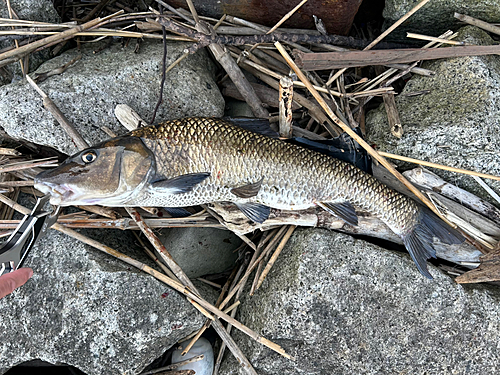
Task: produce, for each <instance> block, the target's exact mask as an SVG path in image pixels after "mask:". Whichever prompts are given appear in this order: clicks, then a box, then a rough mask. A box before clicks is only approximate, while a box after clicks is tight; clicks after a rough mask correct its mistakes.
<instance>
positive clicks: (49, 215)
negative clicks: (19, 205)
mask: <svg viewBox="0 0 500 375" xmlns="http://www.w3.org/2000/svg"><path fill="white" fill-rule="evenodd" d="M49 198H50V196H49V195H45V196H43V197H41V198H38V200H37V202H36V205H35V207H34V208H33V211H32V212H31V214H29V215H25V216H24V218H23V220H21V222H20V223H19V225H18V226H17V228H16V229H15V230H14V233H12V234H11V236H10V237H9V239H8V240H7V241H6V242H5V243H4V244H3V245H2V247H0V276H1V275H4V274H6V273H9V272H12V271H15V270H17V269H18V268H19V267H21V265H22V264H23V261H24V260H25V259H26V255H28V253H29V251H30V250H31V249H32V248H33V246H35V244H36V242H37V241H38V240H39V239H40V237H42V236H43V235H44V234H45V232H46V231H47V229H48V228H49V227H51V226H52V225H53V224H54V223H55V222H56V221H57V217H58V216H59V212H60V206H57V208H56V209H55V210H54V211H44V209H43V207H44V206H45V204H46V203H47V202H48V200H49Z"/></svg>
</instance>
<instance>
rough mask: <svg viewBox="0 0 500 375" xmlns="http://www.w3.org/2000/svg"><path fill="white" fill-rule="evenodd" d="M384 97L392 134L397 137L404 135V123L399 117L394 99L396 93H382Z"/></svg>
mask: <svg viewBox="0 0 500 375" xmlns="http://www.w3.org/2000/svg"><path fill="white" fill-rule="evenodd" d="M382 98H384V105H385V111H386V112H387V120H388V121H389V129H390V131H391V134H392V135H393V136H395V137H396V138H401V137H402V136H403V125H402V124H401V120H400V119H399V112H398V109H397V107H396V101H395V100H394V94H382Z"/></svg>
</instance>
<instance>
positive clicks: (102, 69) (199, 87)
mask: <svg viewBox="0 0 500 375" xmlns="http://www.w3.org/2000/svg"><path fill="white" fill-rule="evenodd" d="M102 47H103V45H102V44H101V45H95V44H92V45H86V46H84V47H83V48H82V49H81V50H80V51H78V50H76V49H74V50H70V51H67V52H65V53H63V54H62V55H61V56H58V57H56V58H54V59H52V60H49V61H47V62H46V63H44V64H43V65H41V66H40V68H39V69H38V70H37V71H36V72H47V71H50V70H53V69H55V68H57V67H60V66H62V65H64V64H66V63H67V62H69V61H71V60H72V59H74V58H75V57H77V56H78V55H80V54H81V55H82V58H81V60H80V61H78V62H77V63H75V64H74V65H73V66H71V67H70V68H68V69H67V70H66V71H65V72H64V73H63V74H60V75H56V76H52V77H50V78H48V79H47V80H46V81H44V82H42V83H41V84H40V85H39V86H40V88H41V89H42V90H43V91H45V93H46V94H47V95H48V96H49V97H50V98H51V99H52V100H53V101H54V102H55V104H56V105H57V106H58V107H59V109H60V110H61V111H62V113H64V115H65V116H66V117H67V118H68V119H69V121H70V122H71V123H72V124H73V125H74V126H75V127H76V129H77V130H78V131H79V133H80V134H81V135H82V136H83V138H84V139H85V140H86V141H87V142H88V143H89V144H95V143H97V142H100V141H103V140H105V139H107V138H109V136H108V135H107V134H106V133H105V132H104V131H103V130H102V129H101V126H102V125H105V126H107V127H109V128H111V130H113V131H114V132H115V133H118V134H123V133H125V132H126V129H125V128H124V127H122V126H121V125H120V124H119V122H118V120H117V119H116V118H115V116H114V109H115V106H116V105H117V104H127V105H129V106H130V107H132V108H133V109H135V110H136V111H137V113H138V114H139V115H140V116H141V117H142V118H143V119H144V120H146V121H150V120H151V117H152V114H153V111H154V108H155V106H156V103H157V102H158V98H159V94H160V83H161V76H162V74H161V71H162V56H163V46H162V44H161V42H158V41H156V42H144V43H142V44H141V48H140V50H139V53H135V52H134V48H133V47H132V46H130V47H122V46H121V44H119V43H116V44H114V45H112V46H110V47H108V48H104V49H103V50H101V51H100V52H98V53H96V51H99V49H100V48H102ZM185 47H186V44H183V43H169V44H168V57H167V66H168V65H170V64H171V63H172V62H173V61H174V60H176V59H177V58H178V57H179V55H180V54H182V52H183V49H184V48H185ZM223 112H224V100H223V98H222V95H221V93H220V92H219V90H218V88H217V85H216V84H215V82H214V64H213V63H212V61H211V60H210V59H209V57H208V55H207V53H206V52H205V51H199V52H197V53H196V54H194V55H191V56H189V57H188V58H186V59H184V60H183V61H182V62H181V63H180V64H179V65H177V66H176V67H175V68H174V69H172V70H171V71H170V72H169V73H168V74H167V77H166V80H165V87H164V91H163V102H162V105H161V106H160V108H159V110H158V113H157V116H156V121H155V122H160V121H165V120H170V119H174V118H179V117H186V116H219V117H220V116H222V115H223ZM0 127H1V128H3V129H4V130H5V131H6V132H7V133H8V134H9V136H11V137H13V138H16V139H21V140H26V141H29V142H33V143H38V144H43V145H47V146H52V147H54V148H56V149H58V150H59V151H62V152H64V153H67V154H72V153H74V152H75V151H77V148H76V146H75V145H74V144H73V143H72V142H71V140H70V139H69V136H68V135H67V134H66V133H65V132H64V130H63V129H62V127H61V126H60V125H59V124H58V123H57V122H56V120H54V118H53V117H52V115H51V114H50V113H49V112H48V111H47V110H46V109H45V108H44V107H43V105H42V99H41V97H40V95H39V94H38V93H37V92H36V91H35V90H33V89H32V88H31V86H30V85H29V84H28V83H27V82H26V81H25V80H23V81H21V82H16V83H13V84H10V85H6V86H3V87H1V88H0Z"/></svg>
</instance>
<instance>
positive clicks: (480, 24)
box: [453, 13, 500, 35]
mask: <svg viewBox="0 0 500 375" xmlns="http://www.w3.org/2000/svg"><path fill="white" fill-rule="evenodd" d="M453 17H455V18H456V19H458V20H460V21H462V22H465V23H468V24H469V25H473V26H477V27H479V28H481V29H483V30H486V31H489V32H490V33H493V34H497V35H500V27H498V26H494V25H492V24H490V23H488V22H484V21H481V20H478V19H477V18H474V17H470V16H466V15H465V14H460V13H455V14H454V15H453Z"/></svg>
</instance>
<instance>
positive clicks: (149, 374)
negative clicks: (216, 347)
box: [140, 354, 205, 375]
mask: <svg viewBox="0 0 500 375" xmlns="http://www.w3.org/2000/svg"><path fill="white" fill-rule="evenodd" d="M203 358H205V356H204V355H203V354H201V355H197V356H195V357H193V358H190V359H186V360H185V361H182V362H177V363H173V364H171V365H168V366H165V367H160V368H157V369H154V370H151V371H146V372H141V374H140V375H153V374H156V373H158V372H161V371H167V370H175V369H177V368H179V367H181V366H184V365H189V364H190V363H194V362H198V361H201V360H202V359H203Z"/></svg>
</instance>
